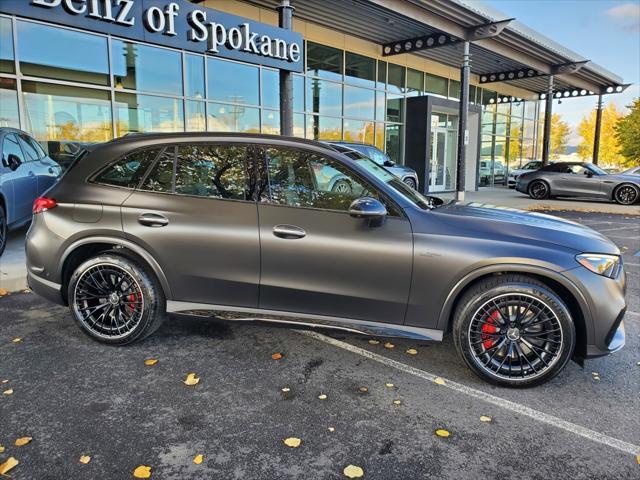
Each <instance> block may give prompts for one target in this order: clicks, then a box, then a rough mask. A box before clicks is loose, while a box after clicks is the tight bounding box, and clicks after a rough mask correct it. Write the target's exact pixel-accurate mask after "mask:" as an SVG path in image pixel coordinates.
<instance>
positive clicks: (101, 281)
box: [67, 252, 166, 345]
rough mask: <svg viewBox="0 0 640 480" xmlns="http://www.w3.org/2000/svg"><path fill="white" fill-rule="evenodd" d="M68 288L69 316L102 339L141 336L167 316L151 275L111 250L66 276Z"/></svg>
mask: <svg viewBox="0 0 640 480" xmlns="http://www.w3.org/2000/svg"><path fill="white" fill-rule="evenodd" d="M67 290H68V301H69V308H70V310H71V314H72V315H73V318H74V320H75V321H76V323H77V324H78V326H79V327H80V329H81V330H82V331H83V332H84V333H86V334H87V335H89V336H90V337H91V338H93V339H94V340H97V341H99V342H102V343H106V344H110V345H126V344H129V343H133V342H135V341H138V340H142V339H144V338H146V337H148V336H149V335H151V334H152V333H153V332H155V331H156V330H157V329H158V328H159V327H160V325H162V322H163V321H164V319H165V318H166V300H165V296H164V292H163V290H162V287H161V286H160V284H159V283H158V281H157V279H156V277H155V275H154V274H153V273H151V272H150V271H148V269H147V268H146V267H144V266H142V265H141V264H139V263H137V262H135V261H133V260H131V259H129V258H126V257H123V256H121V255H118V254H117V253H114V252H105V253H102V254H100V255H98V256H96V257H93V258H91V259H89V260H87V261H85V262H83V263H82V264H81V265H80V266H79V267H78V268H76V270H75V271H74V272H73V274H72V275H71V278H70V280H69V285H68V289H67Z"/></svg>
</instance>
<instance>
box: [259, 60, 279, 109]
mask: <svg viewBox="0 0 640 480" xmlns="http://www.w3.org/2000/svg"><path fill="white" fill-rule="evenodd" d="M262 106H263V107H271V108H280V74H279V73H278V72H277V71H276V70H267V69H266V68H263V69H262Z"/></svg>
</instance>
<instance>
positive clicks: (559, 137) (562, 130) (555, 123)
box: [549, 113, 571, 158]
mask: <svg viewBox="0 0 640 480" xmlns="http://www.w3.org/2000/svg"><path fill="white" fill-rule="evenodd" d="M570 134H571V128H569V124H568V123H567V122H565V121H563V120H562V118H561V117H560V115H558V114H557V113H554V114H552V115H551V142H550V145H549V157H550V158H558V156H560V154H562V153H567V144H568V143H569V135H570Z"/></svg>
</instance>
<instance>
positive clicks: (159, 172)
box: [141, 147, 176, 193]
mask: <svg viewBox="0 0 640 480" xmlns="http://www.w3.org/2000/svg"><path fill="white" fill-rule="evenodd" d="M175 159H176V149H175V147H168V148H166V149H165V151H164V152H162V154H161V155H160V158H158V160H157V161H156V164H155V166H154V167H153V170H151V173H149V176H148V177H147V179H146V180H145V181H144V183H143V184H142V187H141V189H142V190H148V191H150V192H163V193H170V192H173V170H174V168H173V166H174V163H175Z"/></svg>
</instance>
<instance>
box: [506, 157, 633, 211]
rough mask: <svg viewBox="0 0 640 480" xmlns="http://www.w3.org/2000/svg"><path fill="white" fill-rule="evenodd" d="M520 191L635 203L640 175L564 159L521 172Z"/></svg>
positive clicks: (537, 196) (535, 195)
mask: <svg viewBox="0 0 640 480" xmlns="http://www.w3.org/2000/svg"><path fill="white" fill-rule="evenodd" d="M516 190H518V191H519V192H522V193H526V194H528V195H529V196H530V197H531V198H534V199H536V200H541V199H544V198H548V197H583V198H587V197H590V198H601V199H603V200H613V201H614V202H616V203H619V204H621V205H633V204H634V203H636V202H637V201H638V200H639V199H640V177H638V176H637V175H624V174H617V175H610V174H608V173H607V172H605V171H604V170H602V169H601V168H598V167H597V166H596V165H593V164H592V163H585V162H563V163H555V164H553V165H547V166H546V167H543V168H541V169H540V170H536V171H535V172H529V173H524V174H522V175H520V176H519V177H518V183H517V184H516Z"/></svg>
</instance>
